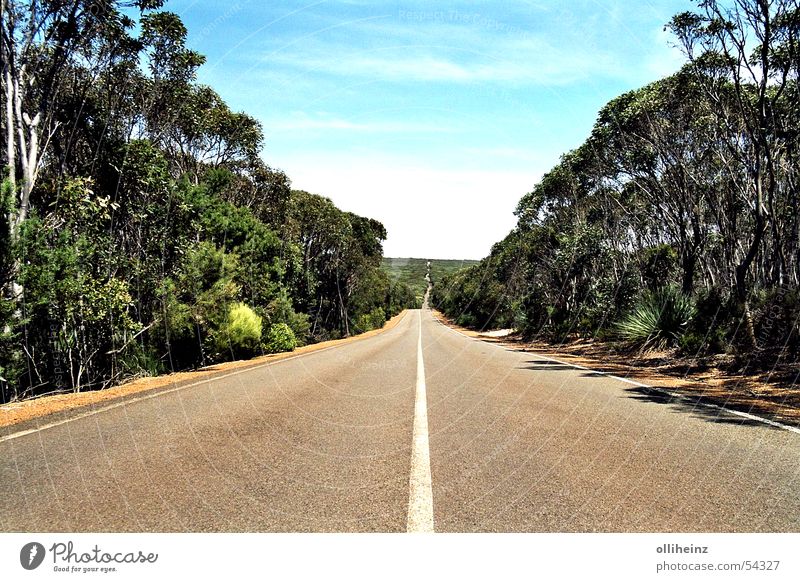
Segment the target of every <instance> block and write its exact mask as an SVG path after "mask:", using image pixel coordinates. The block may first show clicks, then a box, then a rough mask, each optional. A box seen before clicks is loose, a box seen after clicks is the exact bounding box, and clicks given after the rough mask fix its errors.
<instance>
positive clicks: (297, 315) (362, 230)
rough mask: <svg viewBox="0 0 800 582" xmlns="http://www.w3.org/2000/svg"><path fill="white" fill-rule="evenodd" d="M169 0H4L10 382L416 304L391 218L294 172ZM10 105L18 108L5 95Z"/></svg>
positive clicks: (339, 322) (1, 275)
mask: <svg viewBox="0 0 800 582" xmlns="http://www.w3.org/2000/svg"><path fill="white" fill-rule="evenodd" d="M162 4H163V2H162V1H161V0H135V1H133V2H116V1H104V2H96V1H91V2H88V1H86V2H84V1H80V0H78V1H72V2H30V1H22V0H8V1H6V2H4V3H3V14H2V46H1V47H0V48H1V49H2V62H3V65H4V76H3V79H2V87H3V105H4V108H3V115H2V127H1V129H2V135H3V138H4V140H3V143H4V145H3V153H4V161H3V165H4V171H3V182H2V192H1V194H2V195H1V196H0V208H1V209H2V213H3V220H2V224H0V288H2V296H1V297H0V400H2V401H4V402H7V401H10V400H14V399H19V398H23V397H26V396H31V395H37V394H44V393H52V392H58V391H79V390H86V389H98V388H103V387H106V386H110V385H113V384H116V383H119V382H121V381H122V380H124V379H126V378H130V377H135V376H142V375H153V374H158V373H161V372H165V371H173V370H178V369H188V368H193V367H197V366H201V365H206V364H210V363H214V362H220V361H224V360H231V359H238V358H248V357H251V356H253V355H257V354H262V353H274V352H280V351H286V350H292V349H294V347H295V346H298V345H302V344H305V343H309V342H317V341H320V340H327V339H333V338H339V337H344V336H348V335H351V334H355V333H359V332H361V331H364V330H366V329H372V328H375V327H380V326H381V325H383V323H384V322H385V321H386V319H387V318H389V317H391V316H392V315H394V314H396V313H398V312H399V311H400V310H402V309H403V308H405V307H407V306H413V305H414V303H415V302H414V300H413V292H411V291H410V290H409V289H408V288H407V287H405V286H404V285H403V284H401V283H397V282H393V281H391V280H390V279H389V277H388V276H387V275H386V273H385V272H384V271H383V270H382V269H381V258H382V241H383V240H384V239H385V238H386V230H385V228H384V227H383V225H382V224H381V223H379V222H378V221H376V220H372V219H370V218H365V217H361V216H357V215H355V214H351V213H348V212H343V211H341V210H340V209H338V208H337V207H336V206H335V205H334V204H333V203H332V202H331V201H330V200H329V199H327V198H324V197H323V196H318V195H315V194H310V193H308V192H302V191H296V190H292V188H291V185H290V180H289V178H288V177H287V176H286V175H285V174H283V173H282V172H281V171H279V170H276V169H274V168H272V167H270V166H269V165H267V164H266V163H265V162H264V161H263V160H262V158H261V157H260V154H261V152H262V150H263V149H264V145H265V144H264V134H263V130H262V127H261V126H260V124H259V122H258V121H257V120H255V119H254V118H252V117H250V116H249V115H247V114H246V113H243V112H236V111H233V110H231V109H230V108H229V106H228V105H227V104H226V103H225V102H224V101H223V100H222V99H221V98H220V96H219V95H217V93H216V92H215V91H214V90H213V89H212V88H211V87H207V86H203V85H200V84H198V83H197V82H196V80H195V79H196V73H197V70H198V68H199V67H201V66H202V64H203V62H204V58H203V56H202V55H200V54H198V53H197V52H195V51H193V50H191V48H189V47H187V46H186V44H185V40H186V35H187V31H186V29H185V27H184V25H183V23H182V22H181V20H180V18H179V17H178V16H177V15H176V14H173V13H171V12H168V11H164V10H162V9H161V8H162ZM6 105H7V107H6Z"/></svg>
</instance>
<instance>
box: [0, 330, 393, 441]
mask: <svg viewBox="0 0 800 582" xmlns="http://www.w3.org/2000/svg"><path fill="white" fill-rule="evenodd" d="M405 317H406V316H405V315H404V316H403V319H405ZM343 345H347V344H337V345H332V346H328V347H327V348H322V349H321V350H314V351H311V352H306V353H304V354H297V355H296V356H289V357H288V358H281V359H280V360H274V361H272V362H264V363H263V364H256V365H255V366H247V367H245V368H243V369H241V370H235V371H233V372H231V373H229V374H223V375H222V376H214V377H213V378H206V379H205V380H198V381H197V382H192V383H191V384H184V385H183V386H176V387H175V388H170V389H169V390H159V389H158V388H155V390H156V392H155V393H153V394H148V395H146V396H139V397H137V398H129V399H126V400H122V401H121V402H115V403H114V404H109V405H108V406H103V407H101V408H94V409H92V410H90V411H88V412H84V413H81V414H76V415H75V416H71V417H69V418H65V419H64V420H58V421H56V422H50V423H48V424H43V425H41V426H37V427H36V428H31V429H28V430H21V431H19V432H15V433H12V434H9V435H5V436H3V437H0V443H3V442H5V441H10V440H12V439H17V438H20V437H23V436H25V435H29V434H33V433H35V432H39V431H42V430H47V429H48V428H53V427H56V426H61V425H62V424H67V423H68V422H72V421H74V420H80V419H81V418H86V417H87V416H94V415H95V414H100V413H101V412H106V411H107V410H112V409H114V408H119V407H120V406H127V405H128V404H135V403H136V402H141V401H143V400H150V399H151V398H158V397H159V396H164V395H166V394H171V393H173V392H179V391H180V390H186V389H187V388H193V387H195V386H200V385H201V384H208V383H209V382H216V381H217V380H224V379H225V378H230V377H231V376H236V375H238V374H243V373H245V372H251V371H253V370H260V369H261V368H267V367H269V366H274V365H275V364H280V363H282V362H288V361H289V360H296V359H297V358H302V357H305V356H310V355H312V354H321V353H322V352H327V351H328V350H332V349H335V348H340V347H342V346H343Z"/></svg>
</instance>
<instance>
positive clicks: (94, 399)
mask: <svg viewBox="0 0 800 582" xmlns="http://www.w3.org/2000/svg"><path fill="white" fill-rule="evenodd" d="M405 314H406V311H403V312H401V313H399V314H398V315H396V316H394V317H393V318H391V319H390V320H389V321H387V322H386V323H385V324H384V326H383V327H382V328H381V329H375V330H372V331H368V332H365V333H362V334H359V335H355V336H351V337H348V338H344V339H339V340H331V341H326V342H320V343H317V344H311V345H307V346H303V347H301V348H297V349H296V350H294V351H293V352H284V353H280V354H270V355H266V356H259V357H257V358H253V359H251V360H237V361H235V362H225V363H222V364H214V365H212V366H207V367H205V368H201V369H199V370H193V371H188V372H175V373H172V374H166V375H163V376H152V377H146V378H137V379H136V380H131V381H130V382H126V383H124V384H120V385H119V386H115V387H113V388H106V389H105V390H94V391H89V392H78V393H67V394H54V395H51V396H41V397H39V398H33V399H30V400H22V401H19V402H12V403H10V404H5V405H3V406H0V427H5V426H11V425H17V424H20V423H24V422H26V421H31V420H34V419H37V418H40V417H43V416H46V415H51V414H56V413H64V412H67V411H73V410H76V409H81V408H85V407H91V406H94V405H97V404H101V403H102V405H106V404H111V403H112V402H113V401H121V400H124V399H127V398H131V397H132V396H134V395H136V396H141V395H143V394H144V393H148V392H155V391H158V390H166V389H171V388H176V387H178V386H183V385H186V384H191V383H193V382H199V381H203V380H208V379H211V378H213V377H214V376H218V375H222V374H225V373H230V372H232V371H234V370H241V369H246V368H252V367H255V366H260V365H263V364H265V363H268V362H276V361H280V360H285V359H286V358H292V357H295V356H298V355H300V354H308V353H311V352H317V351H319V350H323V349H326V348H329V347H331V346H336V345H342V344H346V343H350V342H354V341H360V340H362V339H366V338H369V337H373V336H375V335H377V334H379V333H383V332H385V331H388V330H390V329H392V328H394V327H395V326H396V325H397V324H398V323H399V322H400V320H401V319H402V318H403V317H404V316H405ZM79 412H80V411H79Z"/></svg>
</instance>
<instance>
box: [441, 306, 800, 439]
mask: <svg viewBox="0 0 800 582" xmlns="http://www.w3.org/2000/svg"><path fill="white" fill-rule="evenodd" d="M433 313H434V316H435V317H436V318H437V319H439V320H440V321H441V322H442V323H445V324H446V325H448V326H450V327H452V328H454V329H457V330H458V331H460V332H462V333H464V334H466V335H468V336H470V337H474V338H478V339H481V340H483V341H488V342H492V343H499V344H502V345H505V346H507V347H509V348H511V349H514V350H518V351H523V352H530V353H532V354H540V355H542V356H546V357H549V358H554V359H557V360H561V361H562V362H565V363H568V364H575V365H579V366H584V367H586V368H591V369H592V370H597V371H600V372H604V373H607V374H613V375H615V376H619V377H621V378H626V379H628V380H633V381H635V382H639V383H642V384H647V385H648V386H654V387H657V388H664V389H667V390H669V391H670V392H672V393H674V394H679V395H681V396H683V397H686V398H688V399H689V400H690V401H694V402H697V403H707V404H715V405H718V406H724V407H725V408H728V409H732V410H738V411H741V412H747V413H750V414H755V415H758V416H762V417H764V418H769V419H771V420H775V421H777V422H782V423H785V424H788V425H792V426H800V386H798V374H800V370H798V369H797V367H796V366H793V365H783V366H775V367H773V368H772V369H771V370H769V371H758V372H753V373H742V372H732V371H730V370H728V369H725V368H726V367H727V366H726V365H725V364H726V362H725V361H724V358H718V359H716V360H714V359H706V360H699V359H688V358H678V357H677V356H676V354H675V353H674V352H668V351H667V352H654V351H650V352H639V353H623V352H620V351H618V350H617V349H616V348H615V346H613V345H612V344H609V343H606V342H600V341H592V340H576V341H573V342H570V343H565V344H558V345H554V344H550V343H546V342H542V341H534V342H526V341H523V340H522V339H521V338H520V337H518V336H515V335H508V336H506V337H499V338H498V337H492V334H491V332H486V333H481V332H477V331H474V330H469V329H465V328H463V327H460V326H458V325H455V324H454V323H453V322H451V321H449V320H448V319H447V318H446V317H444V316H443V314H441V313H439V312H437V311H434V312H433Z"/></svg>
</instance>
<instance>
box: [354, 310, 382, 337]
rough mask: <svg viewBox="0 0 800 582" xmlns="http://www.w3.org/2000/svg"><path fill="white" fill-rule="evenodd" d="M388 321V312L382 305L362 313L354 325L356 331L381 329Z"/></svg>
mask: <svg viewBox="0 0 800 582" xmlns="http://www.w3.org/2000/svg"><path fill="white" fill-rule="evenodd" d="M384 323H386V313H384V311H383V308H382V307H376V308H375V309H373V310H372V311H370V312H369V313H363V314H361V315H360V316H359V317H358V319H357V320H356V323H355V325H354V328H355V331H356V333H363V332H365V331H370V330H373V329H380V328H381V327H383V324H384Z"/></svg>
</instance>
